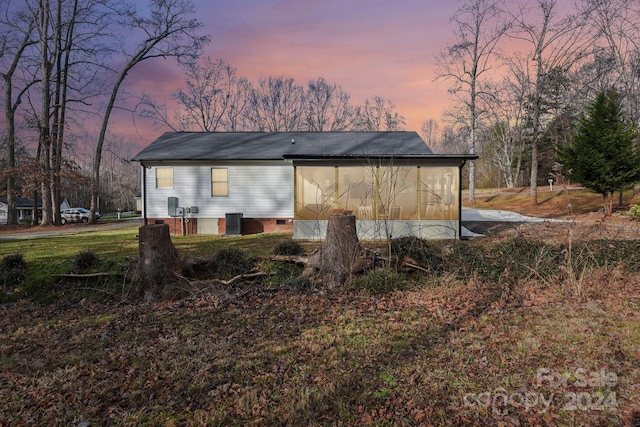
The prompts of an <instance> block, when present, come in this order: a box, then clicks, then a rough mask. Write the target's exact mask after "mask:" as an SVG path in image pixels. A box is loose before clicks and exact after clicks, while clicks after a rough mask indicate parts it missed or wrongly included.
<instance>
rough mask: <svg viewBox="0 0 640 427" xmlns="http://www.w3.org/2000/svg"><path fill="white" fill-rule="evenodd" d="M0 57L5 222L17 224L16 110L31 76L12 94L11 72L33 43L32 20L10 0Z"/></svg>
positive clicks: (12, 76) (5, 5) (5, 12)
mask: <svg viewBox="0 0 640 427" xmlns="http://www.w3.org/2000/svg"><path fill="white" fill-rule="evenodd" d="M0 25H1V27H2V32H1V33H0V60H1V61H2V71H0V77H2V80H3V83H4V115H5V125H6V128H7V129H6V136H5V138H6V168H7V171H6V190H7V207H8V210H7V224H17V222H18V217H17V215H16V203H15V196H16V194H15V183H16V179H15V169H14V168H15V167H16V121H15V117H16V110H17V109H18V106H19V105H20V104H21V102H22V96H23V95H24V93H25V92H26V91H27V90H28V89H29V87H30V86H32V85H33V84H35V83H36V81H35V80H31V81H29V82H25V83H24V84H23V85H22V87H21V89H20V90H19V92H18V94H17V95H15V96H14V93H13V90H14V89H15V86H14V85H15V81H14V78H15V75H16V72H17V71H18V67H19V65H20V61H21V60H22V59H23V55H24V53H25V50H26V49H27V48H28V47H29V46H32V45H34V44H35V43H36V41H35V39H34V38H33V31H34V28H35V21H34V20H33V19H32V17H31V16H30V15H29V14H26V13H25V12H24V10H19V11H18V12H15V13H14V12H13V6H12V4H11V2H7V3H6V4H4V9H3V10H2V21H1V22H0Z"/></svg>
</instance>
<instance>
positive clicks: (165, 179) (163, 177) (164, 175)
mask: <svg viewBox="0 0 640 427" xmlns="http://www.w3.org/2000/svg"><path fill="white" fill-rule="evenodd" d="M156 188H173V168H156Z"/></svg>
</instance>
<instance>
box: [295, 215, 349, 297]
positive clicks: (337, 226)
mask: <svg viewBox="0 0 640 427" xmlns="http://www.w3.org/2000/svg"><path fill="white" fill-rule="evenodd" d="M359 253H360V244H359V242H358V235H357V234H356V217H355V216H354V215H348V214H331V215H329V224H328V225H327V236H326V238H325V241H324V245H323V246H322V248H321V249H320V250H319V251H318V252H317V253H315V254H314V255H312V256H311V257H310V259H309V262H308V263H307V269H306V270H305V272H304V273H303V275H304V276H305V277H307V278H309V279H310V280H312V281H315V282H321V283H322V284H323V285H324V286H325V287H327V288H329V289H336V288H337V287H339V286H342V285H344V284H345V283H347V282H348V281H349V280H350V279H351V276H352V274H353V268H354V265H355V261H356V258H357V257H358V254H359Z"/></svg>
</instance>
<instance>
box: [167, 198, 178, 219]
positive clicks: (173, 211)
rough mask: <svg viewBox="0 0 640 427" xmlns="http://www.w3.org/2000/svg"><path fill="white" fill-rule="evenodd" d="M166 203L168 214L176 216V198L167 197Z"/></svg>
mask: <svg viewBox="0 0 640 427" xmlns="http://www.w3.org/2000/svg"><path fill="white" fill-rule="evenodd" d="M167 204H168V206H169V216H178V215H179V214H178V213H177V210H178V198H177V197H169V198H168V199H167Z"/></svg>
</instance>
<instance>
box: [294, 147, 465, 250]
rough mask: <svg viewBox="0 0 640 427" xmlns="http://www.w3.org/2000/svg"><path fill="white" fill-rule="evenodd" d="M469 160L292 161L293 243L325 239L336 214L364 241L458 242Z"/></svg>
mask: <svg viewBox="0 0 640 427" xmlns="http://www.w3.org/2000/svg"><path fill="white" fill-rule="evenodd" d="M465 160H466V159H464V158H461V157H460V156H451V157H444V158H443V157H442V156H441V157H440V158H439V159H437V161H434V159H433V156H431V157H429V158H427V157H422V156H413V157H411V158H377V159H375V160H373V159H355V158H352V159H335V158H332V159H314V160H311V159H305V160H303V159H300V160H295V161H294V169H295V175H294V176H295V178H294V179H295V183H294V187H295V193H294V238H295V239H322V238H324V236H325V233H326V227H327V221H328V219H329V215H331V214H332V213H351V214H353V215H355V217H356V229H357V233H358V237H359V238H361V239H365V240H366V239H386V238H389V237H400V236H409V235H410V236H416V237H421V238H442V239H455V238H459V237H460V214H461V210H460V209H461V206H460V198H461V197H460V177H461V173H460V170H461V167H462V165H463V164H464V162H465Z"/></svg>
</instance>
